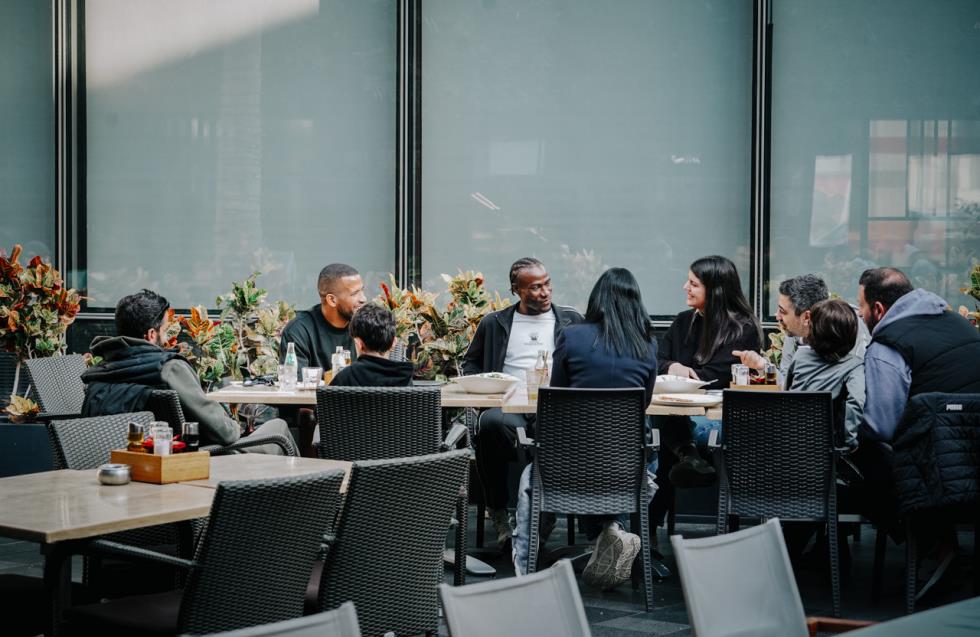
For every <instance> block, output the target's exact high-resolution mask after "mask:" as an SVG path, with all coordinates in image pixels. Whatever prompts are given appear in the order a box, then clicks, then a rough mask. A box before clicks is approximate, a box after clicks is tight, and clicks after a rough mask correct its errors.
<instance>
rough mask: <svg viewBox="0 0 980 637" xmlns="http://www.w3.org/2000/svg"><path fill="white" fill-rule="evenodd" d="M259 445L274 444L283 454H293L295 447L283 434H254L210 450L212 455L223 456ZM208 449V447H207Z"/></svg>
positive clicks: (294, 453)
mask: <svg viewBox="0 0 980 637" xmlns="http://www.w3.org/2000/svg"><path fill="white" fill-rule="evenodd" d="M261 445H276V446H277V447H279V448H280V449H282V452H283V455H286V456H295V455H296V452H295V448H294V446H293V445H292V444H290V441H289V440H286V438H285V437H284V436H279V435H269V436H255V435H254V434H253V435H251V436H248V437H246V438H241V439H240V440H239V441H238V442H233V443H231V444H230V445H225V446H224V447H218V448H217V449H215V450H212V451H211V455H212V456H224V455H227V454H230V453H234V452H236V451H241V450H242V449H248V448H249V447H259V446H261ZM209 450H210V448H209Z"/></svg>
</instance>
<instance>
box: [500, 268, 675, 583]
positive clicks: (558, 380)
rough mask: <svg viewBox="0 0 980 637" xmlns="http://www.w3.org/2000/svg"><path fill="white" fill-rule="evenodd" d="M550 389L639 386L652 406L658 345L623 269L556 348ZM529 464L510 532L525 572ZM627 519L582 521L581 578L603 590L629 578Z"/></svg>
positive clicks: (633, 546)
mask: <svg viewBox="0 0 980 637" xmlns="http://www.w3.org/2000/svg"><path fill="white" fill-rule="evenodd" d="M552 360H553V363H552V374H551V386H552V387H591V388H619V387H642V388H644V390H645V391H646V400H647V402H649V401H650V397H651V395H652V394H653V384H654V382H655V381H656V379H657V364H658V363H657V340H656V337H655V336H654V333H653V327H652V325H651V323H650V316H649V314H647V311H646V308H645V307H644V306H643V299H642V298H641V295H640V286H639V285H638V284H637V282H636V279H635V278H634V277H633V274H632V273H631V272H630V271H629V270H626V269H625V268H611V269H609V270H606V271H605V272H604V273H603V274H602V276H600V277H599V280H598V281H596V284H595V286H594V287H593V288H592V294H591V295H590V296H589V305H588V308H587V310H586V313H585V322H584V323H580V324H578V325H570V326H569V327H567V328H566V329H565V331H564V332H563V333H562V335H561V336H559V338H558V341H557V342H556V343H555V354H554V357H553V359H552ZM530 469H531V467H530V465H529V466H528V467H527V468H526V469H525V471H524V474H523V475H522V476H521V488H520V489H518V494H519V500H518V507H517V529H516V531H515V533H514V543H513V547H514V565H515V570H516V571H517V573H519V574H520V573H523V572H524V571H525V569H526V563H527V541H528V537H527V534H528V530H529V528H530V520H529V519H528V518H529V516H530V501H529V498H528V497H527V494H528V492H529V490H530V486H529V485H530ZM625 519H626V516H620V517H619V518H617V517H614V516H613V517H604V516H584V517H583V519H582V522H583V524H584V525H585V526H586V527H587V533H588V535H589V537H590V539H595V541H596V547H595V550H594V551H593V553H592V557H591V558H590V559H589V563H588V564H587V565H586V567H585V571H583V573H582V579H583V580H584V581H585V582H586V583H587V584H590V585H592V586H596V587H597V588H601V589H604V590H608V589H612V588H615V587H616V586H619V585H620V584H622V583H623V582H625V581H626V580H628V579H629V576H630V566H631V565H632V564H633V558H635V557H636V555H637V553H638V552H639V550H640V547H641V542H640V538H639V537H638V536H636V535H634V534H633V533H627V532H626V531H625V530H624V528H623V527H624V522H625Z"/></svg>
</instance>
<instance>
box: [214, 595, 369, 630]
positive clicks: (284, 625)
mask: <svg viewBox="0 0 980 637" xmlns="http://www.w3.org/2000/svg"><path fill="white" fill-rule="evenodd" d="M214 637H361V629H360V627H359V625H358V623H357V611H356V610H355V609H354V603H353V602H346V603H344V604H341V606H340V607H339V608H337V609H336V610H331V611H327V612H325V613H317V614H316V615H308V616H306V617H297V618H296V619H287V620H286V621H281V622H273V623H271V624H263V625H261V626H251V627H249V628H241V629H239V630H230V631H227V632H224V633H215V634H214Z"/></svg>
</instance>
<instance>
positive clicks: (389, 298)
mask: <svg viewBox="0 0 980 637" xmlns="http://www.w3.org/2000/svg"><path fill="white" fill-rule="evenodd" d="M389 276H390V281H391V282H390V284H385V283H382V284H381V294H379V295H378V296H377V297H376V298H375V299H374V302H375V303H377V304H378V305H381V306H382V307H387V308H388V309H390V310H391V311H392V313H394V315H395V323H396V325H397V335H398V338H400V339H403V340H405V342H406V343H407V344H408V350H409V358H410V359H411V360H412V362H413V363H415V365H416V368H417V371H416V376H417V377H418V378H420V379H445V378H449V377H453V376H461V375H462V373H463V372H462V362H463V356H464V355H465V354H466V349H467V348H468V347H469V344H470V341H471V340H472V339H473V335H474V334H475V333H476V327H477V325H479V324H480V321H481V320H482V319H483V317H484V316H486V315H487V314H489V313H491V312H495V311H497V310H500V309H503V308H505V307H507V306H508V305H510V301H509V300H508V299H502V298H501V297H500V294H499V293H494V295H493V297H491V296H490V293H489V292H488V291H487V289H486V288H485V287H484V285H483V282H484V279H483V275H482V274H480V273H479V272H476V273H474V272H472V271H466V272H463V271H460V272H459V273H458V274H457V275H456V276H449V275H448V274H443V275H442V279H443V280H444V281H445V282H446V286H447V291H448V293H449V297H450V298H449V301H448V303H447V304H446V306H445V308H439V307H438V306H437V305H436V301H437V299H438V296H439V295H438V294H437V293H433V292H427V291H425V290H421V289H419V288H417V287H415V286H412V288H410V289H408V288H405V289H403V288H399V287H398V286H397V285H396V283H395V278H394V276H391V275H389Z"/></svg>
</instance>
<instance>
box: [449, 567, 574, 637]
mask: <svg viewBox="0 0 980 637" xmlns="http://www.w3.org/2000/svg"><path fill="white" fill-rule="evenodd" d="M439 597H440V598H441V599H442V608H443V610H444V611H445V614H446V625H447V627H448V628H449V634H450V635H451V636H452V637H499V636H500V635H507V637H549V636H552V635H554V636H555V637H559V636H561V637H591V635H592V632H591V631H590V630H589V624H588V622H587V621H586V619H585V608H584V607H583V606H582V596H581V595H580V594H579V592H578V585H577V584H576V583H575V573H574V571H573V570H572V563H571V562H569V561H568V560H559V561H558V562H556V563H555V565H554V566H552V567H551V568H549V569H545V570H543V571H539V572H537V573H534V574H532V575H525V576H523V577H516V578H508V579H504V580H493V581H489V582H481V583H480V584H470V585H469V586H447V585H446V584H440V585H439Z"/></svg>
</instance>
